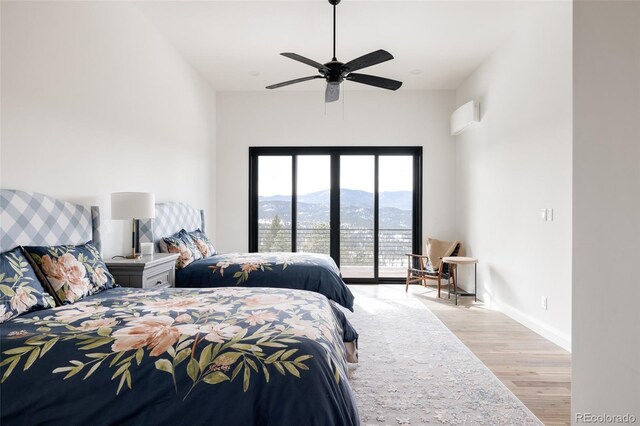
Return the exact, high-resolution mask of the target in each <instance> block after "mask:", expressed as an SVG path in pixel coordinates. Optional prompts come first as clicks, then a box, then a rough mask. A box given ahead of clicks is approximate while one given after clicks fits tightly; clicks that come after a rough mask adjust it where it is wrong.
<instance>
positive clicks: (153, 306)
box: [0, 190, 359, 425]
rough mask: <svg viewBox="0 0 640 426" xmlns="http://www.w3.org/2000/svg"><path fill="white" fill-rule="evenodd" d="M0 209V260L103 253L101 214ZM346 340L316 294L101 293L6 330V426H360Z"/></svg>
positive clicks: (59, 208) (5, 198) (32, 205)
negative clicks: (17, 255)
mask: <svg viewBox="0 0 640 426" xmlns="http://www.w3.org/2000/svg"><path fill="white" fill-rule="evenodd" d="M0 201H2V206H1V207H2V209H1V211H0V224H1V226H2V237H1V238H0V252H5V251H7V250H9V249H10V248H11V247H13V246H15V245H18V244H22V245H46V246H49V245H57V244H82V243H84V242H86V241H87V240H93V241H94V243H95V244H96V245H99V233H97V232H96V231H97V230H98V228H97V227H96V224H97V223H99V211H98V210H97V209H94V210H93V214H92V210H91V209H88V208H84V207H82V206H74V205H71V204H69V203H64V202H60V201H59V200H55V199H52V198H50V197H46V196H42V195H38V194H29V193H24V192H20V191H10V190H0ZM54 207H55V208H54ZM36 218H37V219H36ZM36 224H37V225H36ZM343 333H344V331H343V325H342V320H341V319H340V318H339V317H338V315H337V314H336V313H335V310H334V309H332V307H331V302H330V301H329V300H328V299H327V298H326V297H324V296H323V295H320V294H318V293H314V292H310V291H302V290H292V289H275V288H246V287H241V288H203V289H182V288H175V289H153V290H148V289H132V288H122V287H119V288H112V289H108V290H104V291H102V292H99V293H97V294H94V295H91V296H86V297H84V298H82V299H81V300H79V301H76V302H75V303H72V304H65V305H61V306H57V307H55V308H50V309H43V310H36V311H33V312H28V313H25V314H22V315H20V316H18V317H16V318H12V319H9V320H7V321H5V322H4V323H2V326H1V327H0V343H1V345H0V346H1V361H0V374H1V375H2V378H1V380H2V392H1V395H0V405H1V406H2V410H1V413H0V416H1V417H0V423H2V424H3V425H14V424H16V425H18V424H41V423H65V424H121V423H132V424H164V423H169V422H175V423H177V424H187V423H195V424H204V423H212V424H243V425H244V424H274V425H280V424H309V425H325V424H332V425H356V424H359V419H358V413H357V408H356V404H355V401H354V397H353V393H352V390H351V388H350V386H349V383H348V380H347V366H346V360H345V346H344V344H343V342H342V337H343Z"/></svg>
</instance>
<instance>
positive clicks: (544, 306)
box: [540, 296, 547, 311]
mask: <svg viewBox="0 0 640 426" xmlns="http://www.w3.org/2000/svg"><path fill="white" fill-rule="evenodd" d="M540 307H541V308H542V309H544V310H545V311H546V310H547V296H542V298H540Z"/></svg>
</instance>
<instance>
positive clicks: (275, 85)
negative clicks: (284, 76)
mask: <svg viewBox="0 0 640 426" xmlns="http://www.w3.org/2000/svg"><path fill="white" fill-rule="evenodd" d="M316 78H324V77H323V76H321V75H312V76H311V77H302V78H296V79H295V80H289V81H283V82H282V83H278V84H272V85H271V86H267V89H277V88H278V87H283V86H288V85H290V84H296V83H302V82H303V81H308V80H315V79H316Z"/></svg>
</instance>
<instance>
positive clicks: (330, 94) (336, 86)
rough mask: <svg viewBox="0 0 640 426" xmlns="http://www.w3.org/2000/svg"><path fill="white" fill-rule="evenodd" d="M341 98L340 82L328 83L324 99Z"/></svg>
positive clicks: (326, 100) (330, 100) (332, 100)
mask: <svg viewBox="0 0 640 426" xmlns="http://www.w3.org/2000/svg"><path fill="white" fill-rule="evenodd" d="M338 99H340V83H327V89H326V90H325V92H324V101H325V102H327V103H329V102H335V101H337V100H338Z"/></svg>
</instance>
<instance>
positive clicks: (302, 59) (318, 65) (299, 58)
mask: <svg viewBox="0 0 640 426" xmlns="http://www.w3.org/2000/svg"><path fill="white" fill-rule="evenodd" d="M281 55H282V56H286V57H287V58H289V59H293V60H294V61H298V62H302V63H303V64H307V65H310V66H312V67H314V68H315V69H317V70H319V71H323V72H327V71H329V68H327V67H325V66H324V65H322V64H321V63H320V62H316V61H314V60H311V59H309V58H305V57H304V56H300V55H298V54H297V53H281Z"/></svg>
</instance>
